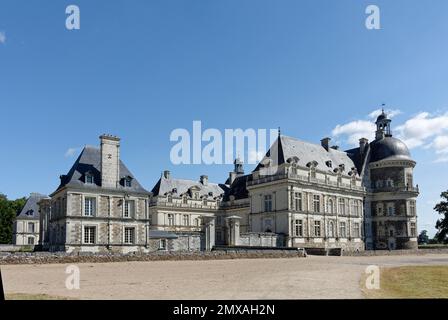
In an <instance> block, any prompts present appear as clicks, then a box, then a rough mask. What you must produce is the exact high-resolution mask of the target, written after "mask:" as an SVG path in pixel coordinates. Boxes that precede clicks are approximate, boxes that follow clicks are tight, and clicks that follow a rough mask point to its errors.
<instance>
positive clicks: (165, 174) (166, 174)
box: [163, 170, 171, 179]
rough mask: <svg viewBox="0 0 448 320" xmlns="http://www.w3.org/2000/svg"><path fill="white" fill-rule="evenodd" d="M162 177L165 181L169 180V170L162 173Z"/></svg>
mask: <svg viewBox="0 0 448 320" xmlns="http://www.w3.org/2000/svg"><path fill="white" fill-rule="evenodd" d="M163 177H164V178H165V179H171V172H170V171H169V170H165V171H163Z"/></svg>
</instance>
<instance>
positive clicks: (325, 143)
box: [320, 137, 331, 151]
mask: <svg viewBox="0 0 448 320" xmlns="http://www.w3.org/2000/svg"><path fill="white" fill-rule="evenodd" d="M330 140H331V138H328V137H326V138H323V139H322V140H320V144H321V145H322V147H323V148H324V149H325V150H327V151H328V149H329V148H330Z"/></svg>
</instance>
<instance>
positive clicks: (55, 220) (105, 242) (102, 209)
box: [40, 113, 418, 253]
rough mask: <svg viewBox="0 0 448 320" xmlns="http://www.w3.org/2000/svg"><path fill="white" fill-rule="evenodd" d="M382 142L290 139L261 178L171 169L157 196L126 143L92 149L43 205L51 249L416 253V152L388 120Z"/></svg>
mask: <svg viewBox="0 0 448 320" xmlns="http://www.w3.org/2000/svg"><path fill="white" fill-rule="evenodd" d="M376 123H377V132H376V139H375V141H373V142H372V143H369V142H368V140H367V139H364V138H363V139H361V140H360V145H359V147H358V148H355V149H351V150H347V151H340V150H339V149H338V148H337V147H330V138H324V139H322V140H321V144H320V145H317V144H311V143H307V142H303V141H300V140H298V139H295V138H292V137H286V136H283V135H280V133H279V137H278V139H277V140H276V141H275V142H274V144H273V145H272V146H271V148H270V150H269V151H268V153H267V154H266V156H265V157H264V158H263V160H262V161H260V163H259V164H258V165H257V167H256V168H255V170H253V171H252V172H251V173H249V174H244V171H243V167H242V162H241V161H240V160H239V159H237V160H235V162H234V165H235V166H234V170H233V171H232V172H230V174H229V178H228V179H227V181H226V182H225V183H223V184H216V183H211V182H209V181H208V177H207V176H206V175H202V176H200V177H199V179H198V180H185V179H177V178H174V177H172V176H171V173H170V172H169V171H164V172H163V174H162V175H161V177H160V179H159V181H158V182H157V183H156V185H155V186H154V188H153V189H152V191H151V192H148V191H146V190H145V189H144V188H143V187H141V185H140V184H139V182H138V181H137V180H136V179H135V177H133V175H132V174H131V173H130V171H129V170H128V169H127V168H126V167H125V166H124V164H123V163H122V162H121V160H120V139H119V138H117V137H113V136H108V135H102V136H101V137H100V139H101V148H99V149H98V148H94V147H86V148H85V149H84V150H83V152H82V153H81V155H80V157H79V158H78V160H77V161H76V163H75V164H74V166H73V167H72V169H71V170H70V171H69V173H68V174H67V175H64V176H61V184H60V186H59V187H58V189H57V190H56V191H55V192H54V193H53V194H52V195H51V199H44V200H42V201H41V202H40V211H41V213H42V216H41V219H40V224H41V225H42V227H43V228H42V230H41V232H40V237H41V245H42V247H43V248H44V249H49V250H52V251H66V252H113V253H130V252H140V253H148V252H155V251H209V250H212V249H213V247H214V246H215V245H217V246H219V247H220V248H222V246H230V247H238V246H244V247H246V246H254V247H297V248H307V249H309V250H324V251H326V252H329V251H331V250H339V251H345V252H361V251H363V250H365V249H413V248H416V246H417V238H416V237H417V213H416V198H417V196H418V187H414V182H413V168H414V167H415V165H416V163H415V161H413V160H412V159H411V158H410V154H409V151H408V150H407V147H406V146H405V145H404V143H402V142H401V141H399V140H398V139H395V138H393V137H392V134H391V130H390V120H389V119H387V116H386V115H385V114H384V113H383V114H382V115H381V116H380V117H378V119H377V122H376Z"/></svg>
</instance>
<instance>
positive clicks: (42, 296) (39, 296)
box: [5, 293, 71, 300]
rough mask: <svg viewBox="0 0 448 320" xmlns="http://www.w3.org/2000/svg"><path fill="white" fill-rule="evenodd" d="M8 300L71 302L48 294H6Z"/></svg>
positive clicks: (65, 298)
mask: <svg viewBox="0 0 448 320" xmlns="http://www.w3.org/2000/svg"><path fill="white" fill-rule="evenodd" d="M5 299H6V300H71V299H70V298H67V297H58V296H50V295H48V294H28V293H11V294H6V296H5Z"/></svg>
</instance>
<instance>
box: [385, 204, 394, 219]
mask: <svg viewBox="0 0 448 320" xmlns="http://www.w3.org/2000/svg"><path fill="white" fill-rule="evenodd" d="M394 213H395V207H394V205H393V204H389V205H388V206H387V214H388V215H389V216H393V215H394Z"/></svg>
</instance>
